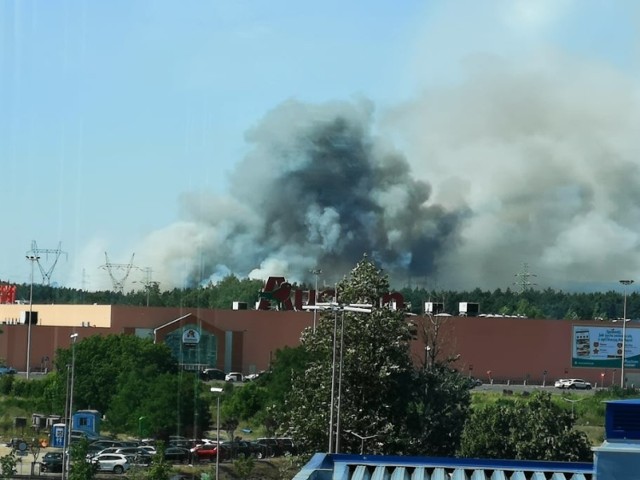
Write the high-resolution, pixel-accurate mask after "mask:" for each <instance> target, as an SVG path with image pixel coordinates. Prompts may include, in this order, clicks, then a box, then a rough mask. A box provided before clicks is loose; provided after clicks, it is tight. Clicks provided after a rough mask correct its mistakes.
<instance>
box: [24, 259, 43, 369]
mask: <svg viewBox="0 0 640 480" xmlns="http://www.w3.org/2000/svg"><path fill="white" fill-rule="evenodd" d="M26 258H27V260H29V261H30V262H31V287H30V289H29V319H28V321H27V380H29V377H30V375H31V373H30V372H31V318H32V315H33V267H34V263H35V262H37V261H38V260H40V257H38V256H37V255H27V257H26Z"/></svg>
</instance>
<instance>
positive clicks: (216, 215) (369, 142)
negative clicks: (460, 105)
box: [144, 100, 465, 284]
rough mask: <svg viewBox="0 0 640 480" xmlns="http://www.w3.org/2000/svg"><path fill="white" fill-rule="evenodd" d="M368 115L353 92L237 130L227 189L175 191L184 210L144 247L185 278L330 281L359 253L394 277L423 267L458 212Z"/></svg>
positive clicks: (283, 109) (444, 241) (286, 109)
mask: <svg viewBox="0 0 640 480" xmlns="http://www.w3.org/2000/svg"><path fill="white" fill-rule="evenodd" d="M373 114H374V110H373V106H372V105H371V103H369V102H367V101H364V100H357V101H353V102H335V103H328V104H323V105H308V104H303V103H300V102H297V101H293V100H291V101H287V102H285V103H284V104H282V105H280V106H279V107H277V108H276V109H274V110H273V111H271V112H270V113H268V114H267V115H266V116H265V118H264V119H263V120H262V122H261V123H260V124H259V125H257V126H256V127H255V128H253V129H252V130H251V131H249V132H248V133H247V136H246V137H247V142H248V143H249V144H250V145H251V151H250V152H249V154H248V155H247V156H246V158H244V160H243V161H242V162H241V163H240V164H239V165H238V166H237V169H236V171H235V172H234V173H233V175H232V178H231V189H230V196H229V197H228V198H211V197H208V196H207V195H206V194H203V193H199V194H189V195H185V197H184V199H183V209H184V213H185V216H186V217H187V219H186V220H185V221H184V222H183V223H180V224H177V225H172V226H171V227H169V228H167V229H165V230H163V231H161V232H156V233H155V234H154V235H153V236H152V237H151V238H149V239H148V242H149V244H148V246H147V247H146V248H145V249H144V251H147V252H148V251H151V252H155V253H156V254H159V255H160V256H161V257H160V258H157V259H156V261H159V262H161V263H162V264H163V265H164V266H165V267H167V266H168V267H170V269H169V270H170V271H173V275H172V276H174V275H175V274H177V273H178V272H179V271H180V270H182V272H184V273H186V274H187V277H188V283H190V284H193V283H199V282H203V281H208V280H211V279H213V280H215V279H217V278H219V277H221V276H223V275H225V274H227V273H234V274H236V275H239V276H241V277H243V276H250V277H252V278H265V277H267V276H269V275H283V276H285V277H287V279H289V280H290V281H308V282H311V279H312V278H313V276H312V274H311V273H310V270H312V269H315V268H321V269H322V270H323V277H322V278H323V280H322V281H325V282H326V281H335V280H337V279H339V278H341V277H342V276H343V275H344V274H346V273H347V272H348V271H349V270H350V269H351V268H353V266H354V264H355V262H357V261H358V260H359V259H360V258H362V256H363V254H367V255H368V256H369V257H370V258H372V259H374V260H375V261H376V262H377V263H378V264H379V266H380V267H382V268H383V269H385V271H386V272H387V273H388V274H389V275H390V277H391V278H395V279H397V280H399V281H400V280H406V279H408V278H410V277H412V276H413V277H426V276H428V275H430V274H431V273H432V272H433V271H434V269H435V268H436V267H435V260H436V258H437V256H438V255H439V254H442V253H443V251H444V249H445V246H446V248H451V247H452V245H455V244H456V243H457V231H458V228H459V226H460V223H461V220H462V218H463V214H464V211H465V209H464V208H455V209H445V208H443V207H442V206H440V205H437V204H435V203H434V202H433V201H432V199H431V187H430V186H429V185H428V183H426V182H425V181H421V180H418V179H415V178H414V177H413V175H412V173H411V171H410V168H409V165H408V162H407V160H406V159H405V158H404V156H403V155H402V154H401V153H400V152H398V151H396V150H394V149H392V148H390V147H389V145H386V144H385V143H384V142H383V141H381V140H379V139H378V138H377V137H376V136H375V135H374V134H373V117H374V115H373ZM183 276H184V275H183ZM177 277H178V278H179V277H180V275H179V273H178V275H177Z"/></svg>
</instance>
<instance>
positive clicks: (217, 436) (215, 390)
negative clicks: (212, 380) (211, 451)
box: [211, 387, 223, 480]
mask: <svg viewBox="0 0 640 480" xmlns="http://www.w3.org/2000/svg"><path fill="white" fill-rule="evenodd" d="M222 391H223V389H222V388H220V387H211V393H217V395H216V396H217V397H218V406H217V408H216V480H219V476H218V475H219V471H220V397H221V396H222Z"/></svg>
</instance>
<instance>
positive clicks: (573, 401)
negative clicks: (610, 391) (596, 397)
mask: <svg viewBox="0 0 640 480" xmlns="http://www.w3.org/2000/svg"><path fill="white" fill-rule="evenodd" d="M560 398H562V399H563V400H565V401H567V402H569V403H570V404H571V418H573V419H575V414H574V405H575V403H576V402H581V401H582V400H584V399H585V398H587V397H582V398H578V399H577V400H574V399H571V398H567V397H560Z"/></svg>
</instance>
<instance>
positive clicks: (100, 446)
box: [87, 440, 124, 456]
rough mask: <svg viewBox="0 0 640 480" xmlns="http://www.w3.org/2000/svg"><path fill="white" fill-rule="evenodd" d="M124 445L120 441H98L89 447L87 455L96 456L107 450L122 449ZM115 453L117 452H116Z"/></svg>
mask: <svg viewBox="0 0 640 480" xmlns="http://www.w3.org/2000/svg"><path fill="white" fill-rule="evenodd" d="M123 446H124V445H123V444H122V442H120V441H119V440H96V441H95V442H91V443H90V444H89V445H88V446H87V454H88V455H91V456H95V455H97V454H98V453H100V452H102V450H104V449H105V448H114V447H115V448H121V447H123ZM114 452H115V450H114Z"/></svg>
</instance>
